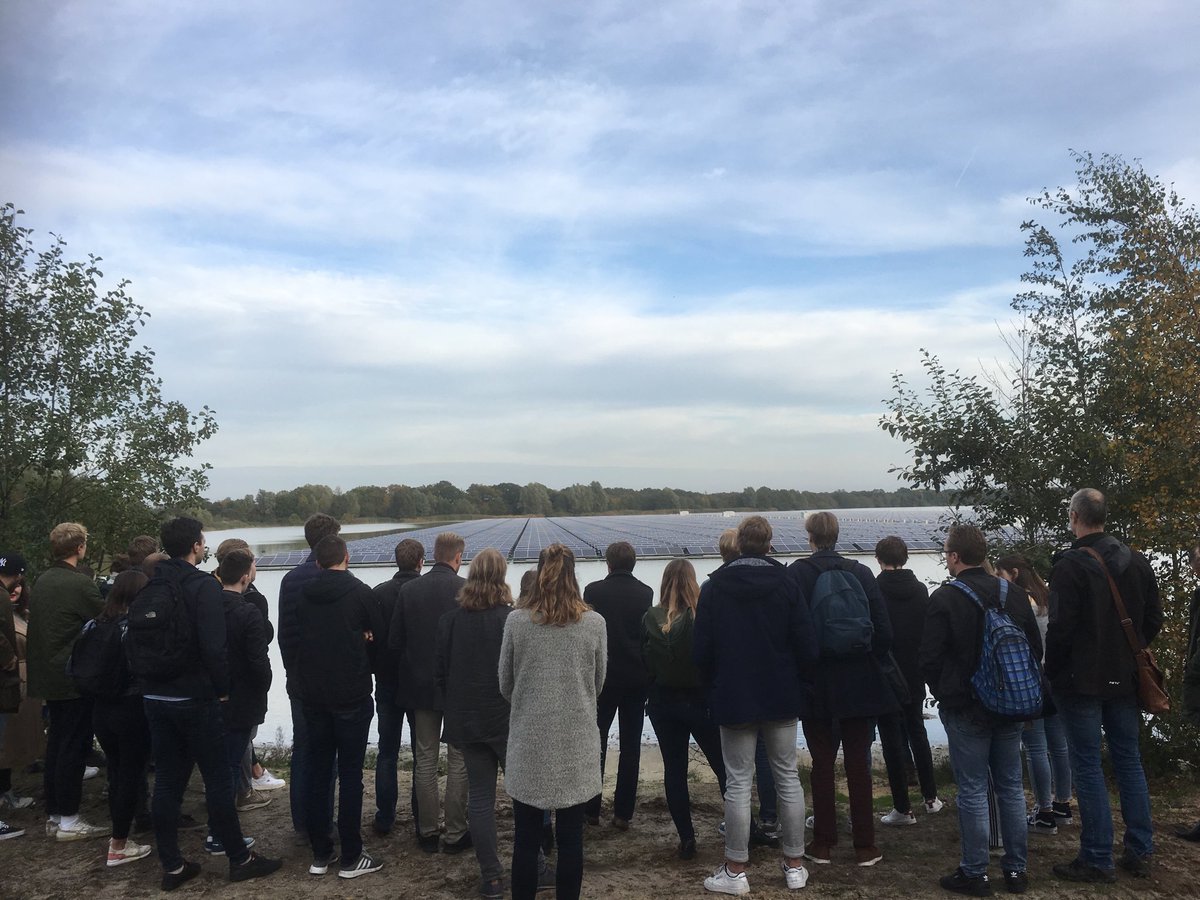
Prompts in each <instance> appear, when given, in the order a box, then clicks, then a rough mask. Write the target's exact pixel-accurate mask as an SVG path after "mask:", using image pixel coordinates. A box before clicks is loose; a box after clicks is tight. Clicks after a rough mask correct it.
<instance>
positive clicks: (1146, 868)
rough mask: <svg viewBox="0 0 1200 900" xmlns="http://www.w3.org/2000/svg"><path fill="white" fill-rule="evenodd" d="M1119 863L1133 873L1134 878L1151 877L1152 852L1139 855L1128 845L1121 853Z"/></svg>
mask: <svg viewBox="0 0 1200 900" xmlns="http://www.w3.org/2000/svg"><path fill="white" fill-rule="evenodd" d="M1117 865H1118V866H1120V867H1121V868H1122V869H1124V870H1125V871H1126V872H1128V873H1129V874H1130V875H1132V876H1133V877H1134V878H1149V877H1150V854H1148V853H1147V854H1146V855H1145V856H1138V855H1137V854H1136V853H1134V852H1133V851H1132V850H1130V849H1129V848H1128V847H1126V848H1125V852H1124V853H1122V854H1121V858H1120V859H1118V860H1117Z"/></svg>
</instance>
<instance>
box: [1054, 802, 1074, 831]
mask: <svg viewBox="0 0 1200 900" xmlns="http://www.w3.org/2000/svg"><path fill="white" fill-rule="evenodd" d="M1050 808H1051V809H1052V810H1053V812H1054V821H1055V824H1058V825H1074V824H1075V817H1074V816H1072V815H1071V804H1070V802H1069V801H1068V802H1067V803H1059V802H1058V801H1057V800H1056V801H1054V803H1053V804H1051V807H1050Z"/></svg>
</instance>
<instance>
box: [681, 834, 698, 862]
mask: <svg viewBox="0 0 1200 900" xmlns="http://www.w3.org/2000/svg"><path fill="white" fill-rule="evenodd" d="M679 858H680V859H695V858H696V839H695V838H688V839H687V840H684V841H680V842H679Z"/></svg>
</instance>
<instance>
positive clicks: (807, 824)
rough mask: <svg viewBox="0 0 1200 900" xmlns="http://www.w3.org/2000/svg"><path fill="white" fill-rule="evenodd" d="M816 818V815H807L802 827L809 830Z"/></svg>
mask: <svg viewBox="0 0 1200 900" xmlns="http://www.w3.org/2000/svg"><path fill="white" fill-rule="evenodd" d="M816 820H817V817H816V816H809V817H808V818H807V819H805V820H804V827H805V828H807V829H809V830H810V831H811V830H812V828H813V822H815V821H816Z"/></svg>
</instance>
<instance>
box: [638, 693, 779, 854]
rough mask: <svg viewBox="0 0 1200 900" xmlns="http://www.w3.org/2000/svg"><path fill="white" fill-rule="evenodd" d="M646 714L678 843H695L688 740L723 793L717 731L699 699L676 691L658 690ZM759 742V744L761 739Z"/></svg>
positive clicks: (723, 781)
mask: <svg viewBox="0 0 1200 900" xmlns="http://www.w3.org/2000/svg"><path fill="white" fill-rule="evenodd" d="M646 712H647V713H648V714H649V716H650V724H651V725H653V726H654V734H655V735H656V736H657V737H658V750H659V752H660V753H661V754H662V760H663V791H664V792H665V793H666V795H667V809H669V810H670V811H671V819H672V821H673V822H674V823H675V830H676V831H677V832H678V833H679V839H680V840H681V841H689V840H695V838H696V830H695V828H694V827H693V826H692V801H691V794H690V792H689V791H688V745H689V743H688V738H689V737H692V738H695V740H696V746H698V747H699V748H700V750H701V752H703V753H704V756H705V758H707V759H708V764H709V765H710V766H711V767H712V770H713V773H714V774H715V775H716V776H717V783H718V784H719V785H720V786H721V793H722V794H724V793H725V762H724V760H723V759H722V758H721V729H720V728H718V727H717V726H716V725H714V724H713V721H712V719H710V718H709V717H708V706H707V704H706V703H704V701H703V699H701V698H689V697H688V696H687V695H686V694H681V693H679V692H668V691H665V690H660V691H659V693H658V695H657V696H656V697H655V698H654V699H652V700H651V701H650V702H649V703H648V704H647V705H646ZM759 743H760V745H761V743H762V742H761V740H760V742H759ZM764 753H765V750H764ZM773 784H774V783H773V782H772V785H773ZM772 794H774V788H773V787H772Z"/></svg>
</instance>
